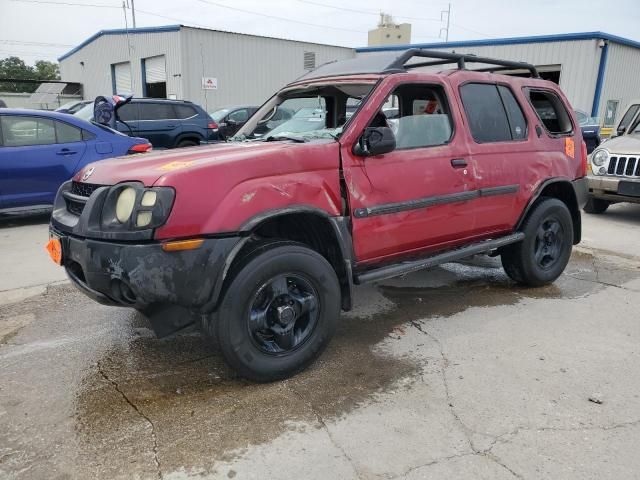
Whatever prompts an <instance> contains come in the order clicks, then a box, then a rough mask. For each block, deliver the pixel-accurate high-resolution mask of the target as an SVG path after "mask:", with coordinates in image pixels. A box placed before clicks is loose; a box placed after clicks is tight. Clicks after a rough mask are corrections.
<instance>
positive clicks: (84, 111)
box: [74, 102, 93, 121]
mask: <svg viewBox="0 0 640 480" xmlns="http://www.w3.org/2000/svg"><path fill="white" fill-rule="evenodd" d="M74 115H75V116H76V117H78V118H81V119H83V120H86V121H90V120H91V119H92V118H93V102H92V103H87V104H86V105H85V106H84V107H82V108H81V109H80V110H78V111H77V112H75V113H74Z"/></svg>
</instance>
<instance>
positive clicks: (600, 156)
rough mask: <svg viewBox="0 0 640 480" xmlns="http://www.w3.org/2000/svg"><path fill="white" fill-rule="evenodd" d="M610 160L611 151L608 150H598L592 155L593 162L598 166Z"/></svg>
mask: <svg viewBox="0 0 640 480" xmlns="http://www.w3.org/2000/svg"><path fill="white" fill-rule="evenodd" d="M607 160H609V152H607V151H606V150H598V151H596V152H595V153H594V154H593V155H592V156H591V163H593V164H594V165H595V166H596V167H601V166H603V165H604V164H605V163H607Z"/></svg>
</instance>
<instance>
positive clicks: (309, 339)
mask: <svg viewBox="0 0 640 480" xmlns="http://www.w3.org/2000/svg"><path fill="white" fill-rule="evenodd" d="M339 314H340V285H339V283H338V278H337V276H336V273H335V271H334V270H333V267H332V266H331V265H330V264H329V262H328V261H327V260H326V259H325V258H324V257H323V256H322V255H320V254H319V253H317V252H315V251H314V250H311V249H309V248H307V247H306V246H304V245H301V244H297V243H293V242H279V243H274V244H273V245H267V246H266V247H265V248H260V249H257V250H255V251H254V254H253V255H252V256H251V257H250V258H249V259H247V260H245V262H243V265H242V266H241V268H240V269H239V271H237V273H236V274H235V276H234V278H233V280H232V281H231V283H230V284H229V286H228V288H227V290H226V293H225V294H224V298H223V299H222V302H221V304H220V308H219V311H218V314H217V315H216V317H217V320H216V322H217V325H215V326H213V327H214V329H215V331H216V338H217V342H218V344H219V346H220V349H221V351H222V354H223V355H224V358H225V360H226V361H227V363H229V365H230V366H231V367H233V368H234V369H235V370H236V371H238V373H239V374H240V375H242V376H243V377H246V378H248V379H250V380H254V381H257V382H269V381H274V380H278V379H282V378H286V377H289V376H291V375H293V374H295V373H297V372H299V371H300V370H302V369H304V368H305V367H307V366H308V365H309V364H310V363H311V362H313V360H315V359H316V358H317V356H318V355H319V354H320V353H321V352H322V351H323V350H324V348H325V347H326V346H327V344H328V343H329V340H330V339H331V337H332V336H333V333H334V331H335V328H336V324H337V320H338V316H339Z"/></svg>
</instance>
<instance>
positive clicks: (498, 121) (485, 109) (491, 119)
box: [460, 83, 522, 143]
mask: <svg viewBox="0 0 640 480" xmlns="http://www.w3.org/2000/svg"><path fill="white" fill-rule="evenodd" d="M460 97H461V98H462V104H463V105H464V110H465V112H466V114H467V119H468V120H469V129H470V130H471V135H473V139H474V140H475V141H476V142H478V143H487V142H505V141H510V140H511V128H510V127H509V120H508V118H507V113H506V111H505V109H504V106H503V105H502V100H501V98H500V95H499V94H498V89H497V88H496V86H495V85H489V84H483V83H468V84H466V85H463V86H462V87H460ZM520 113H521V114H522V112H520Z"/></svg>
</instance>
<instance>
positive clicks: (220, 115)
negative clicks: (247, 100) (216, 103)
mask: <svg viewBox="0 0 640 480" xmlns="http://www.w3.org/2000/svg"><path fill="white" fill-rule="evenodd" d="M230 111H231V110H229V109H228V108H221V109H220V110H216V111H215V112H213V113H210V114H209V115H210V116H211V118H213V120H214V121H215V122H220V121H221V120H222V119H223V118H224V117H225V116H226V115H227V113H229V112H230Z"/></svg>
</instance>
